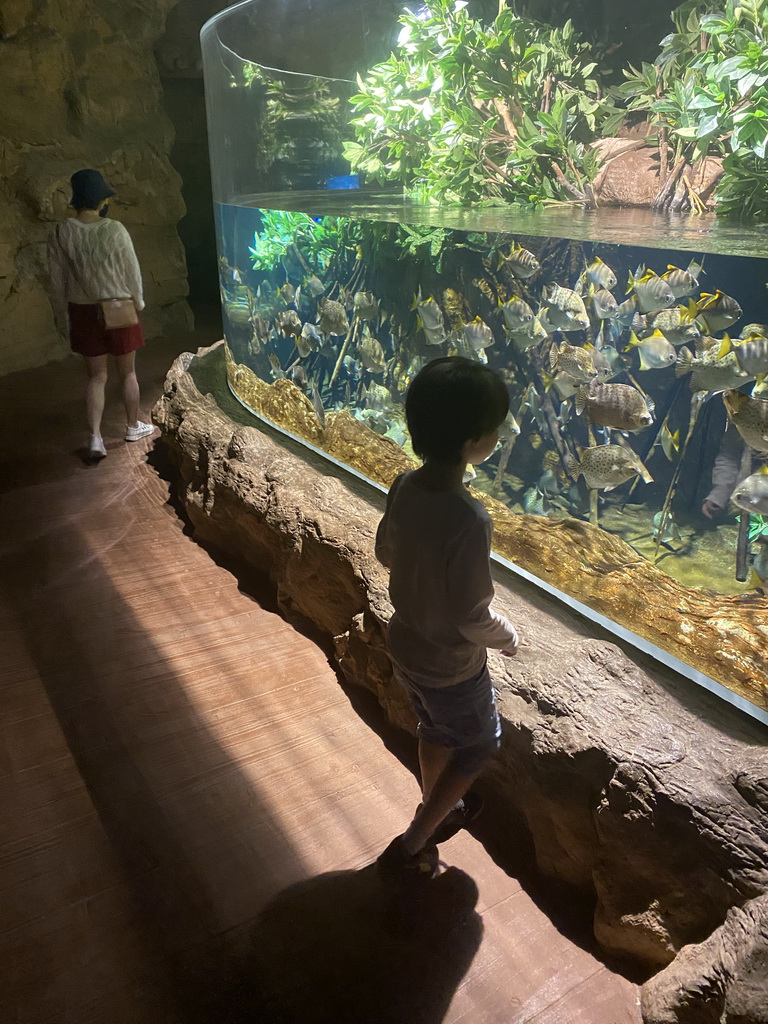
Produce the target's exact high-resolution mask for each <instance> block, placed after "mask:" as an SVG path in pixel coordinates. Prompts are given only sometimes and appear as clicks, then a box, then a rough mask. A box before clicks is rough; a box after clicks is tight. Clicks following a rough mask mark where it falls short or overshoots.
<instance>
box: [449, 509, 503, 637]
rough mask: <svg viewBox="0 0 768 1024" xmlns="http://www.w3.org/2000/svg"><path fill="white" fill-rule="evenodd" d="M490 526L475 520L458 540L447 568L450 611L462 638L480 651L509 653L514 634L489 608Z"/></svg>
mask: <svg viewBox="0 0 768 1024" xmlns="http://www.w3.org/2000/svg"><path fill="white" fill-rule="evenodd" d="M490 554H491V524H490V521H484V520H481V519H478V520H477V521H475V522H474V523H472V525H471V527H470V528H469V529H467V530H466V531H465V532H464V533H463V534H462V536H461V537H460V538H459V542H458V543H457V545H456V549H455V551H454V553H453V555H452V557H451V559H450V561H449V564H448V597H449V608H450V612H451V615H452V616H453V620H454V623H455V624H456V628H457V629H458V630H459V632H460V633H461V635H462V636H463V637H465V638H466V639H467V640H469V641H471V642H472V643H475V644H477V645H478V646H479V647H492V648H495V649H496V650H506V651H509V652H511V653H513V652H514V651H515V649H516V648H517V645H518V635H517V630H516V629H515V627H514V626H513V625H512V623H511V622H509V620H508V619H506V618H504V616H503V615H499V613H498V612H495V611H494V610H493V609H492V608H491V601H492V600H493V581H492V580H491V564H490Z"/></svg>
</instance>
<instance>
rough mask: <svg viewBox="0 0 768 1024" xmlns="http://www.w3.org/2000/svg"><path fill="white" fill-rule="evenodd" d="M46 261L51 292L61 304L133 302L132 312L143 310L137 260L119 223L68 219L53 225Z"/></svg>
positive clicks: (129, 237)
mask: <svg viewBox="0 0 768 1024" xmlns="http://www.w3.org/2000/svg"><path fill="white" fill-rule="evenodd" d="M48 259H49V263H50V272H51V281H52V283H53V287H54V290H55V292H56V294H57V295H58V296H60V297H61V298H62V299H63V300H64V301H66V302H74V303H76V304H86V303H93V302H101V301H102V300H103V299H133V301H134V302H135V304H136V309H138V310H142V309H144V296H143V294H142V288H141V271H140V270H139V261H138V260H137V259H136V253H135V251H134V248H133V242H132V241H131V236H130V235H129V234H128V232H127V231H126V229H125V228H124V227H123V225H122V224H121V223H120V222H119V221H117V220H109V219H108V218H106V217H104V218H103V219H101V220H98V221H94V222H91V223H84V222H83V221H81V220H78V219H77V218H76V217H71V218H70V219H69V220H65V221H63V222H62V223H61V224H57V225H56V227H55V228H54V229H53V230H52V231H51V234H50V235H49V238H48Z"/></svg>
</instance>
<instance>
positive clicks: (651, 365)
mask: <svg viewBox="0 0 768 1024" xmlns="http://www.w3.org/2000/svg"><path fill="white" fill-rule="evenodd" d="M633 348H634V349H637V352H638V355H639V356H640V369H641V370H662V369H664V367H665V366H674V365H675V362H676V360H677V355H676V353H675V350H674V348H673V347H672V345H671V344H670V343H669V342H668V341H667V339H666V338H665V337H664V335H663V334H662V333H661V331H654V332H653V334H651V335H650V336H649V337H647V338H643V339H640V338H638V336H637V335H636V334H635V332H634V331H631V332H630V335H629V344H628V345H627V347H626V349H625V350H624V351H625V352H630V351H631V350H632V349H633Z"/></svg>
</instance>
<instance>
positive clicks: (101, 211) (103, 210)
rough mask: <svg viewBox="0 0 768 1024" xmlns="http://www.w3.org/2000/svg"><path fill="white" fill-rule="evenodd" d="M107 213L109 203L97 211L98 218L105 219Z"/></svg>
mask: <svg viewBox="0 0 768 1024" xmlns="http://www.w3.org/2000/svg"><path fill="white" fill-rule="evenodd" d="M108 212H109V203H104V205H103V206H102V208H101V209H100V210H99V216H100V217H106V216H107V213H108Z"/></svg>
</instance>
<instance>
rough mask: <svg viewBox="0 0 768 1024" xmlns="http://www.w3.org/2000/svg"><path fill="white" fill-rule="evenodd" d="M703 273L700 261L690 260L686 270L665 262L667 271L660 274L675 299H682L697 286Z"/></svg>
mask: <svg viewBox="0 0 768 1024" xmlns="http://www.w3.org/2000/svg"><path fill="white" fill-rule="evenodd" d="M702 273H703V267H702V264H701V263H697V262H696V261H695V260H691V262H690V263H689V264H688V269H687V270H681V269H680V267H676V266H674V265H673V264H671V263H668V264H667V271H666V273H665V274H662V275H661V279H662V281H666V283H667V284H668V285H669V288H670V290H671V292H672V294H673V295H674V296H675V298H676V299H682V298H684V297H685V296H686V295H690V294H691V292H694V291H696V289H697V288H698V287H699V277H701V275H702Z"/></svg>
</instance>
